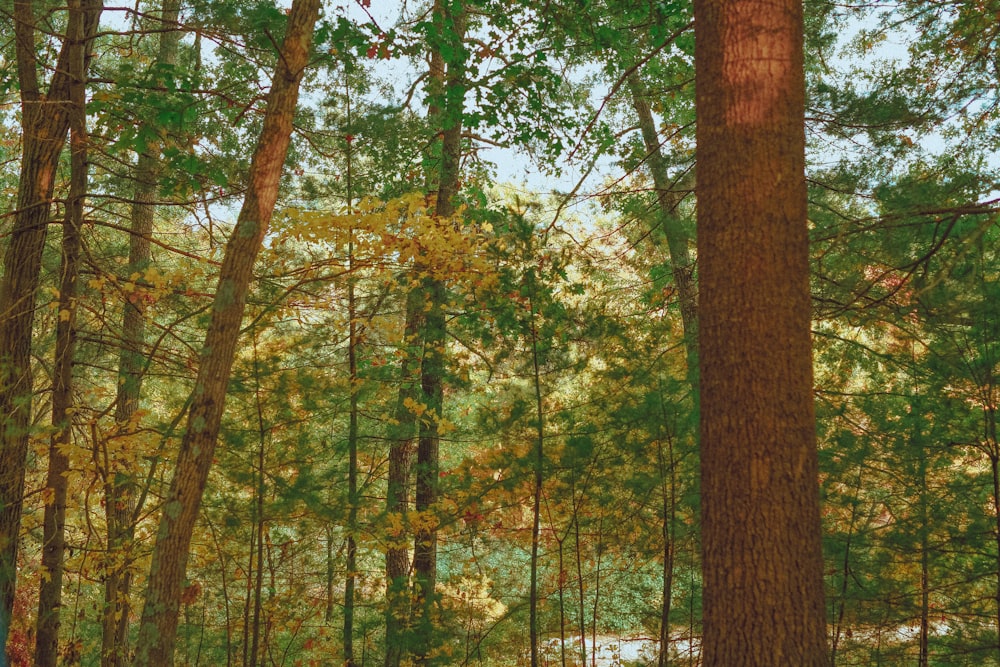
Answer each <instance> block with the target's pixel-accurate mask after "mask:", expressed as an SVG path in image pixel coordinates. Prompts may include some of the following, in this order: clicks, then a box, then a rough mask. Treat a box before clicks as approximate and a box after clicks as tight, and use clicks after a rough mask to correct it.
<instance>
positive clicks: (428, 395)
mask: <svg viewBox="0 0 1000 667" xmlns="http://www.w3.org/2000/svg"><path fill="white" fill-rule="evenodd" d="M434 15H435V22H436V23H437V26H438V30H439V31H440V33H439V35H438V39H439V43H438V44H437V45H436V51H437V53H435V54H434V55H433V56H432V60H436V61H437V62H441V63H444V64H445V65H446V68H445V69H446V74H445V76H444V78H443V79H442V78H441V74H440V72H435V71H432V73H431V79H432V90H431V96H432V98H433V97H436V96H439V97H441V98H443V100H444V104H443V106H441V108H440V113H435V110H434V109H433V108H432V109H431V114H430V115H431V116H432V117H435V116H436V117H437V118H435V120H437V121H439V126H440V127H441V130H442V132H441V136H442V138H441V164H440V171H439V181H438V190H437V200H436V203H435V210H434V214H435V216H437V217H438V218H441V219H447V218H450V217H451V216H452V215H454V213H455V203H454V197H455V195H456V194H457V193H458V177H459V162H460V159H461V151H462V116H463V113H464V98H465V83H464V80H465V67H464V60H465V59H464V57H463V56H462V55H461V54H462V49H463V48H464V46H463V44H462V42H463V40H464V35H465V9H464V7H463V6H462V3H461V2H458V3H456V7H451V6H450V5H448V4H447V3H445V2H443V0H438V1H437V2H435V6H434ZM446 44H447V46H449V47H450V49H449V50H450V51H451V54H452V55H451V59H450V60H449V59H446V58H444V56H443V48H444V47H445V45H446ZM433 69H434V68H432V70H433ZM442 83H443V86H442V85H441V84H442ZM423 293H424V298H425V300H426V304H427V305H426V312H425V316H424V326H423V329H424V337H423V340H424V344H423V355H422V358H421V363H420V387H421V390H422V393H423V403H424V405H425V406H426V412H425V414H426V417H425V418H423V419H421V420H420V421H419V422H418V437H417V460H416V466H415V478H416V479H415V485H416V488H415V494H414V504H415V509H416V510H417V512H418V513H423V514H429V513H431V512H433V511H434V507H435V505H436V503H437V500H438V470H439V448H440V434H439V432H438V423H439V420H440V419H441V418H442V417H443V416H444V414H443V410H444V400H443V382H444V368H445V354H446V352H445V345H446V342H445V341H446V322H445V314H444V303H445V298H446V294H445V287H444V283H443V282H442V280H441V279H440V278H438V277H436V276H435V275H434V272H433V270H432V271H431V272H429V276H428V277H427V278H425V280H424V285H423ZM413 577H414V610H415V612H416V614H417V616H416V619H415V622H414V625H415V628H416V633H417V634H416V639H417V646H416V648H415V651H414V655H415V658H416V662H417V664H426V663H427V662H428V657H427V656H428V655H429V654H430V653H431V650H432V646H433V645H434V642H435V639H434V623H435V621H434V605H435V600H436V595H435V593H434V589H435V585H436V582H437V527H436V522H434V521H424V522H422V523H421V528H420V530H418V531H416V534H415V535H414V545H413Z"/></svg>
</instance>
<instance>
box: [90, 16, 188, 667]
mask: <svg viewBox="0 0 1000 667" xmlns="http://www.w3.org/2000/svg"><path fill="white" fill-rule="evenodd" d="M179 13H180V2H179V0H164V1H163V6H162V10H161V15H160V17H159V19H158V20H159V23H160V26H159V27H160V29H161V30H162V32H160V33H159V40H160V44H159V54H158V57H157V62H158V63H159V64H160V65H164V66H168V67H169V66H173V65H175V64H176V63H177V51H178V45H179V44H180V37H181V31H180V30H179V29H177V27H178V23H177V22H178V16H179ZM159 163H160V158H159V154H158V152H156V151H155V149H154V148H153V147H152V146H150V147H148V149H147V151H146V152H144V153H141V154H140V155H139V159H138V163H137V165H136V170H135V191H134V193H133V202H132V210H131V229H130V237H129V260H128V266H127V268H126V273H127V274H128V275H131V274H133V273H142V272H143V271H145V270H146V268H147V267H148V265H149V260H150V237H151V236H152V233H153V216H154V214H155V212H156V205H155V204H154V199H155V196H156V189H157V176H158V172H159ZM145 330H146V318H145V315H144V314H143V312H142V308H141V304H140V303H138V302H132V301H129V300H126V302H125V303H124V304H123V305H122V348H121V354H120V356H119V360H118V389H117V392H118V393H117V397H116V400H115V424H116V425H117V428H118V431H119V432H120V433H128V432H131V431H134V430H135V428H136V426H137V425H136V424H135V423H133V418H134V417H135V415H136V413H137V411H138V409H139V401H140V396H141V393H142V380H143V369H144V366H145V364H146V358H145V354H144V349H143V348H144V346H145V338H146V334H145ZM105 458H108V457H105ZM107 463H108V465H107V469H105V470H103V471H102V473H103V476H104V494H105V497H104V510H105V516H106V519H107V526H108V545H107V559H106V560H107V563H108V566H107V570H106V571H105V573H104V617H103V626H102V643H101V665H102V667H124V665H126V664H127V663H128V627H129V613H130V609H131V605H130V603H129V593H130V588H131V581H132V572H131V557H130V551H131V548H130V545H131V542H132V540H133V538H134V533H135V517H136V516H137V515H138V514H139V511H140V509H141V508H137V507H136V498H135V483H134V481H133V480H134V471H133V470H129V469H127V468H125V467H124V466H123V464H122V463H121V462H119V461H117V460H114V459H110V460H108V461H107Z"/></svg>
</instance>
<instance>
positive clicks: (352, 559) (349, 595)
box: [344, 88, 360, 667]
mask: <svg viewBox="0 0 1000 667" xmlns="http://www.w3.org/2000/svg"><path fill="white" fill-rule="evenodd" d="M346 106H347V124H348V126H350V124H351V91H350V88H348V90H347V101H346ZM346 143H347V180H346V185H347V212H348V215H350V214H351V213H352V212H353V207H354V201H353V197H352V195H353V192H352V188H353V164H352V159H351V158H352V157H353V155H352V154H351V142H350V141H348V142H346ZM347 233H348V238H347V269H348V278H347V320H348V324H347V374H348V378H349V380H350V392H351V394H350V408H349V415H348V423H347V563H346V565H347V574H346V581H345V582H344V667H354V666H355V662H354V589H355V585H356V582H357V568H358V565H357V560H358V545H357V538H356V531H357V529H358V526H357V524H358V501H359V498H358V390H359V389H360V385H359V380H358V323H357V317H358V309H357V301H356V295H355V290H356V285H355V283H356V280H355V277H354V269H355V263H354V228H353V227H352V228H351V229H349V230H348V232H347Z"/></svg>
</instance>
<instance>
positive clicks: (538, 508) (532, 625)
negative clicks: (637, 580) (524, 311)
mask: <svg viewBox="0 0 1000 667" xmlns="http://www.w3.org/2000/svg"><path fill="white" fill-rule="evenodd" d="M533 295H534V289H532V292H531V295H529V297H528V305H529V306H530V308H531V319H530V320H529V326H530V327H531V370H532V376H533V378H534V383H535V421H536V424H535V426H536V433H535V452H534V453H535V461H534V477H535V484H534V489H533V494H532V495H533V498H532V508H531V511H532V513H531V586H530V590H529V593H528V606H529V613H528V636H529V640H530V642H531V667H538V665H539V664H540V663H539V657H538V546H539V542H540V541H541V539H540V538H541V527H542V482H543V481H544V478H545V471H544V466H545V411H544V409H543V406H542V382H541V370H540V366H539V360H538V329H537V328H536V326H535V317H536V316H535V302H534V299H533V298H532V297H533ZM560 565H562V563H560ZM560 591H561V587H560ZM561 599H562V593H561V592H560V601H561Z"/></svg>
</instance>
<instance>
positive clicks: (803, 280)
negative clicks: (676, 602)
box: [694, 0, 829, 667]
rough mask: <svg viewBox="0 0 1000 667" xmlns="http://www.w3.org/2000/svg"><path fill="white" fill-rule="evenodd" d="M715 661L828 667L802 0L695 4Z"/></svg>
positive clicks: (707, 523)
mask: <svg viewBox="0 0 1000 667" xmlns="http://www.w3.org/2000/svg"><path fill="white" fill-rule="evenodd" d="M694 9H695V33H696V50H695V77H696V113H697V122H698V129H697V141H698V148H697V150H698V153H697V155H698V179H697V180H698V182H697V186H696V188H697V201H698V262H699V277H700V280H699V297H700V298H699V302H698V316H699V336H700V340H699V345H700V353H701V354H700V361H701V419H700V421H701V489H702V503H701V506H702V572H703V581H704V633H703V658H704V663H703V664H704V665H705V666H706V667H717V666H719V665H725V666H726V667H737V666H741V665H761V666H764V665H799V666H802V667H808V666H816V665H825V664H826V662H827V659H828V657H829V654H828V653H827V649H826V638H825V632H826V618H825V611H824V606H823V560H822V552H821V541H820V536H821V524H820V515H819V490H818V463H817V454H816V432H815V416H814V406H813V394H812V392H813V377H812V357H811V340H810V315H811V304H810V294H809V239H808V233H807V226H806V183H805V173H804V172H805V132H804V113H805V112H804V108H805V102H804V100H805V85H804V74H803V53H802V43H803V24H802V3H801V2H800V1H799V0H695V5H694Z"/></svg>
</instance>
